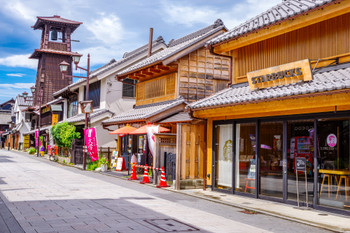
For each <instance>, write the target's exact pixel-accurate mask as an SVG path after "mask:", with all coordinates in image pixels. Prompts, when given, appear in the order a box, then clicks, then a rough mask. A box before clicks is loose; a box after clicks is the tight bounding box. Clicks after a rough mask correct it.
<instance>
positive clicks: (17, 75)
mask: <svg viewBox="0 0 350 233" xmlns="http://www.w3.org/2000/svg"><path fill="white" fill-rule="evenodd" d="M6 76H9V77H23V76H25V74H21V73H13V74H6Z"/></svg>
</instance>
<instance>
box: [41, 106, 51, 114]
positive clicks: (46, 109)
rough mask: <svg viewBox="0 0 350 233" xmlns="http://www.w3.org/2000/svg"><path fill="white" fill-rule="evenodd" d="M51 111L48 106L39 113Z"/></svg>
mask: <svg viewBox="0 0 350 233" xmlns="http://www.w3.org/2000/svg"><path fill="white" fill-rule="evenodd" d="M50 110H51V108H50V106H46V107H45V108H42V109H41V113H45V112H49V111H50Z"/></svg>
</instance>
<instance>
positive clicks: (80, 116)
mask: <svg viewBox="0 0 350 233" xmlns="http://www.w3.org/2000/svg"><path fill="white" fill-rule="evenodd" d="M104 113H110V115H112V112H111V111H109V110H107V109H98V110H96V111H94V112H93V113H91V114H90V117H89V118H90V120H92V119H94V118H95V117H98V116H100V115H102V114H104ZM80 121H85V113H80V114H78V115H75V116H73V117H70V118H68V119H67V120H66V122H69V123H76V122H80Z"/></svg>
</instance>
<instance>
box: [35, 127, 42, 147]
mask: <svg viewBox="0 0 350 233" xmlns="http://www.w3.org/2000/svg"><path fill="white" fill-rule="evenodd" d="M38 146H41V141H40V140H39V131H38V130H35V147H38Z"/></svg>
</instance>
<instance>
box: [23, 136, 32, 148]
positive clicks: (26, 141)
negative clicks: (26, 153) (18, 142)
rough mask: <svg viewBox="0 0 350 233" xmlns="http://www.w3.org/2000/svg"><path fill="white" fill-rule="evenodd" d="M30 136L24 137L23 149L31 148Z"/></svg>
mask: <svg viewBox="0 0 350 233" xmlns="http://www.w3.org/2000/svg"><path fill="white" fill-rule="evenodd" d="M29 137H30V136H29V134H27V135H24V136H23V148H24V149H26V148H29V139H30V138H29Z"/></svg>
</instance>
